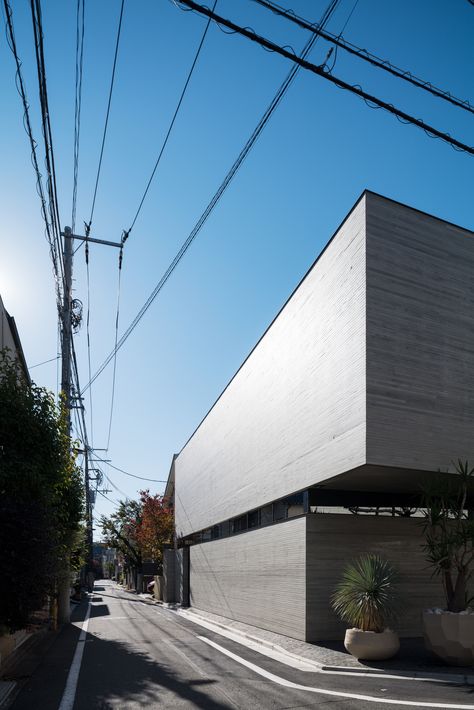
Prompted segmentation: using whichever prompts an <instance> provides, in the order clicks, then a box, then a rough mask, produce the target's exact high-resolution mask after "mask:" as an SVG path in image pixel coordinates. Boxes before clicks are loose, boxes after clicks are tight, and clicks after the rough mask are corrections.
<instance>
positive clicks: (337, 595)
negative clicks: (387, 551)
mask: <svg viewBox="0 0 474 710" xmlns="http://www.w3.org/2000/svg"><path fill="white" fill-rule="evenodd" d="M397 579H398V575H397V572H396V571H395V569H394V568H393V567H392V565H391V564H390V563H389V562H388V561H387V560H384V559H382V558H381V557H379V556H378V555H365V556H363V557H360V558H359V559H358V560H356V561H355V562H353V563H351V564H350V565H348V566H347V567H346V569H345V570H344V574H343V576H342V580H341V582H340V583H339V584H338V586H337V587H336V590H335V592H334V594H333V596H332V606H333V609H334V611H335V612H336V614H337V615H338V616H339V617H340V618H341V619H342V620H343V621H345V622H346V623H348V624H350V625H351V626H353V627H356V628H358V629H361V630H362V631H376V632H381V631H383V630H384V629H385V628H386V626H387V625H388V623H389V622H391V621H394V620H395V619H396V616H397V606H398V595H397V590H396V582H397Z"/></svg>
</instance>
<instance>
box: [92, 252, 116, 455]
mask: <svg viewBox="0 0 474 710" xmlns="http://www.w3.org/2000/svg"><path fill="white" fill-rule="evenodd" d="M121 282H122V249H120V256H119V270H118V288H117V310H116V313H115V344H114V367H113V372H112V397H111V401H110V415H109V431H108V434H107V446H106V447H105V450H106V451H108V450H109V446H110V435H111V432H112V419H113V415H114V404H115V383H116V379H117V342H118V327H119V317H120V292H121ZM90 377H91V373H90V370H89V379H90ZM91 390H92V387H91V388H90V389H89V392H90V391H91Z"/></svg>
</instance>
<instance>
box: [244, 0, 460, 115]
mask: <svg viewBox="0 0 474 710" xmlns="http://www.w3.org/2000/svg"><path fill="white" fill-rule="evenodd" d="M253 2H255V3H257V4H258V5H261V6H262V7H265V8H267V10H271V11H272V12H274V13H275V14H276V15H279V16H281V17H284V18H285V19H287V20H289V21H290V22H293V23H295V24H296V25H298V26H299V27H302V28H304V29H306V30H309V31H310V32H315V33H316V34H318V35H319V36H320V37H322V38H323V39H325V40H326V41H328V42H331V43H332V44H334V45H336V46H337V47H340V48H341V49H343V50H344V51H346V52H349V53H350V54H352V55H354V56H356V57H358V58H359V59H362V60H363V61H364V62H369V63H370V64H372V65H373V66H376V67H378V68H379V69H383V70H384V71H386V72H389V73H390V74H393V76H396V77H397V78H399V79H403V81H407V82H409V83H410V84H413V85H414V86H416V87H418V88H419V89H423V90H424V91H427V92H429V93H430V94H433V96H436V97H438V98H440V99H443V100H444V101H448V102H449V103H451V104H453V105H454V106H457V107H458V108H461V109H464V110H465V111H469V112H470V113H473V114H474V106H472V105H471V103H470V102H469V101H467V100H464V99H458V98H456V97H455V96H453V95H452V94H451V93H450V92H449V91H446V90H443V89H439V88H437V87H436V86H434V85H433V84H432V83H431V82H429V81H426V80H424V79H420V78H418V77H416V76H415V75H414V74H412V73H411V72H410V71H407V70H406V69H400V68H399V67H396V66H395V65H394V64H392V63H391V62H389V61H388V60H386V59H380V58H379V57H377V56H376V55H375V54H372V53H370V52H369V51H368V50H367V49H362V48H360V47H357V46H356V45H355V44H351V43H350V42H348V41H347V40H345V39H344V38H343V37H342V36H341V35H334V34H331V33H330V32H328V31H327V30H321V29H320V28H319V26H318V25H315V24H314V23H311V22H309V21H308V20H305V19H304V18H302V17H300V16H299V15H296V14H295V13H294V12H293V10H285V9H283V8H282V7H280V5H277V3H275V2H273V1H272V0H253Z"/></svg>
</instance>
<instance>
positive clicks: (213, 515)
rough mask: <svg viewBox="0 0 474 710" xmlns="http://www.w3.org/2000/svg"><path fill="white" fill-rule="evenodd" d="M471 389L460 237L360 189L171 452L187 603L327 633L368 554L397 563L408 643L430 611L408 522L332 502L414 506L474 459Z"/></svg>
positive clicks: (470, 258) (470, 255)
mask: <svg viewBox="0 0 474 710" xmlns="http://www.w3.org/2000/svg"><path fill="white" fill-rule="evenodd" d="M473 395H474V240H473V233H472V232H470V231H468V230H465V229H462V228H460V227H457V226H455V225H453V224H450V223H447V222H445V221H443V220H441V219H437V218H436V217H433V216H430V215H428V214H425V213H422V212H419V211H417V210H415V209H412V208H410V207H407V206H405V205H401V204H399V203H397V202H394V201H392V200H389V199H386V198H384V197H381V196H379V195H376V194H374V193H372V192H369V191H365V192H364V193H363V194H362V196H361V197H360V199H359V200H358V201H357V203H356V204H355V206H354V207H353V208H352V210H351V212H350V213H349V214H348V215H347V217H346V218H345V219H344V221H343V223H342V224H341V226H340V227H339V229H338V230H337V231H336V233H335V234H334V236H333V237H332V239H331V240H330V241H329V243H328V244H327V246H326V247H325V249H324V250H323V252H322V253H321V254H320V256H319V257H318V259H317V260H316V262H315V263H314V264H313V266H312V267H311V268H310V270H309V271H308V273H307V274H306V276H305V277H304V278H303V280H302V281H301V283H300V284H299V286H298V287H297V288H296V290H295V291H294V292H293V294H292V295H291V297H290V298H289V299H288V301H287V302H286V304H285V305H284V306H283V308H282V309H281V311H280V312H279V314H278V315H277V317H276V318H275V319H274V321H273V322H272V323H271V325H270V326H269V328H268V329H267V330H266V332H265V333H264V335H263V336H262V338H261V339H260V341H259V342H258V343H257V345H256V346H255V348H254V349H253V350H252V352H251V353H250V355H249V356H248V357H247V359H246V360H245V362H244V363H243V364H242V366H241V367H240V369H239V370H238V372H237V373H236V374H235V376H234V377H233V378H232V380H231V381H230V383H229V384H228V385H227V387H226V388H225V390H224V391H223V392H222V394H221V395H220V397H219V398H218V400H217V401H216V403H215V404H214V405H213V407H212V408H211V410H210V411H209V412H208V414H207V415H206V417H205V418H204V420H203V421H202V422H201V423H200V425H199V426H198V428H197V429H196V431H195V432H194V434H193V435H192V436H191V438H190V439H189V441H188V442H187V443H186V445H185V446H184V448H183V449H182V451H181V452H180V453H179V455H177V456H176V457H175V458H174V459H173V464H172V468H171V472H170V479H169V481H168V486H167V492H168V494H170V493H172V494H173V495H174V506H175V516H176V534H177V539H178V542H179V545H181V546H183V548H184V549H189V589H190V603H191V604H192V605H194V606H196V607H198V608H201V609H205V610H208V611H212V612H215V613H218V614H222V615H224V616H227V617H230V618H233V619H237V620H241V621H244V622H247V623H250V624H254V625H256V626H260V627H263V628H267V629H270V630H275V631H279V632H280V633H285V634H287V635H289V636H292V637H295V638H299V639H305V640H308V641H311V640H316V639H324V638H326V639H330V638H339V637H341V636H342V633H343V626H342V624H340V623H339V622H338V620H337V619H336V617H335V616H334V614H333V613H332V611H331V608H330V595H331V593H332V591H333V588H334V585H335V583H336V581H337V580H338V579H339V577H340V574H341V571H342V569H343V568H344V566H345V564H346V563H347V562H348V561H349V560H351V559H353V558H354V557H355V556H357V555H358V554H360V553H362V552H367V551H369V550H371V551H375V552H378V553H381V554H382V555H384V556H385V557H388V558H389V559H391V560H392V561H393V562H394V563H395V565H396V566H397V567H398V568H399V570H400V574H401V580H402V584H401V586H402V594H403V596H404V599H405V605H404V609H405V611H404V615H403V618H402V619H401V622H400V629H399V630H400V632H401V634H402V635H409V636H410V635H412V636H413V635H418V634H419V633H420V629H421V625H420V612H421V609H422V608H423V607H424V606H432V605H435V604H440V603H441V602H442V590H441V586H440V583H439V581H438V580H436V579H432V578H431V574H430V571H429V570H428V569H427V565H426V562H425V561H424V558H423V554H422V550H421V530H420V525H419V520H417V519H416V518H410V517H401V516H395V517H386V516H381V515H378V516H375V515H363V516H362V515H353V514H351V513H349V509H352V510H354V509H356V508H358V507H360V506H365V507H369V508H370V507H372V508H373V507H380V506H383V507H386V508H394V507H397V508H400V507H405V508H408V507H413V508H414V507H416V506H419V505H420V501H421V486H422V484H423V482H424V481H426V480H427V479H430V478H432V477H433V476H439V475H448V474H446V473H444V474H441V473H439V471H442V472H446V471H448V470H449V469H450V466H451V462H452V460H453V459H456V458H462V459H469V460H471V461H474V437H473V436H472V432H473V428H474V396H473ZM322 510H324V511H328V510H334V511H336V512H334V513H328V512H325V513H321V511H322ZM342 512H344V513H346V514H341V513H342ZM181 554H184V553H181Z"/></svg>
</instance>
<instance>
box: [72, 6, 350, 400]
mask: <svg viewBox="0 0 474 710" xmlns="http://www.w3.org/2000/svg"><path fill="white" fill-rule="evenodd" d="M337 4H338V0H332V2H330V4H329V6H328V8H327V10H326V12H325V13H324V15H323V18H322V20H321V23H320V25H321V26H324V25H325V24H326V23H327V22H328V20H329V19H330V17H331V15H332V13H333V12H334V10H335V8H336V6H337ZM316 41H317V35H314V34H313V35H312V36H311V37H310V38H309V40H308V41H307V42H306V44H305V46H304V48H303V51H302V52H301V54H300V57H302V58H304V57H307V56H308V54H309V52H310V51H311V49H312V48H313V46H314V44H315V42H316ZM299 69H300V67H299V65H298V64H294V65H293V66H292V68H291V69H290V71H289V72H288V74H287V76H286V77H285V79H284V81H283V82H282V84H281V85H280V86H279V88H278V90H277V92H276V94H275V95H274V97H273V99H272V101H271V102H270V104H269V105H268V107H267V109H266V110H265V112H264V114H263V116H262V117H261V119H260V121H259V122H258V124H257V126H256V127H255V129H254V130H253V132H252V133H251V135H250V137H249V139H248V140H247V142H246V143H245V145H244V147H243V148H242V150H241V151H240V153H239V155H238V156H237V159H236V160H235V161H234V163H233V165H232V167H231V168H230V170H229V171H228V172H227V175H226V176H225V178H224V180H223V181H222V183H221V184H220V186H219V188H218V189H217V191H216V192H215V193H214V196H213V197H212V199H211V201H210V202H209V204H208V205H207V207H206V208H205V210H204V212H203V213H202V214H201V216H200V218H199V219H198V221H197V222H196V224H195V225H194V227H193V229H192V230H191V232H190V234H189V236H188V237H187V239H186V241H185V242H184V243H183V244H182V246H181V248H180V250H179V251H178V253H177V254H176V256H175V257H174V259H173V261H172V262H171V264H170V265H169V266H168V268H167V269H166V271H165V273H164V274H163V276H162V277H161V279H160V280H159V281H158V283H157V285H156V286H155V288H154V289H153V291H152V293H151V294H150V296H149V297H148V299H147V300H146V301H145V303H144V305H143V306H142V308H141V309H140V310H139V312H138V313H137V315H136V316H135V318H134V319H133V321H132V322H131V324H130V325H129V326H128V328H127V330H126V331H125V332H124V333H123V335H122V336H121V338H120V340H119V341H118V343H117V345H116V346H115V348H114V350H112V352H111V353H110V354H109V355H108V356H107V358H106V359H105V360H104V362H103V363H102V365H101V366H100V367H99V369H98V370H97V371H96V373H95V374H94V376H93V377H92V378H91V379H90V380H89V382H88V383H87V384H86V386H85V387H84V389H83V390H82V393H84V392H85V391H86V390H87V389H88V388H89V387H90V386H91V385H92V383H93V382H95V380H96V379H97V378H98V377H99V376H100V375H101V373H102V372H103V371H104V370H105V368H106V367H107V365H108V364H109V363H110V362H111V361H112V359H113V358H114V357H115V355H116V353H117V351H118V350H119V349H120V348H121V347H122V345H123V344H124V343H125V342H126V340H127V338H128V337H129V336H130V334H131V333H132V332H133V330H134V329H135V328H136V326H137V325H138V323H139V322H140V321H141V319H142V318H143V316H144V315H145V313H146V312H147V310H148V309H149V308H150V306H151V304H152V303H153V301H154V300H155V298H156V297H157V295H158V294H159V292H160V291H161V289H162V288H163V286H164V285H165V284H166V282H167V281H168V279H169V278H170V276H171V274H172V273H173V271H174V270H175V268H176V267H177V265H178V264H179V262H180V261H181V259H182V258H183V256H184V255H185V254H186V252H187V250H188V249H189V247H190V246H191V244H192V242H193V241H194V239H195V238H196V237H197V235H198V234H199V232H200V231H201V229H202V227H203V226H204V224H205V223H206V221H207V219H208V217H209V216H210V214H211V212H212V211H213V209H214V208H215V206H216V205H217V203H218V202H219V200H220V198H221V197H222V195H223V194H224V192H225V191H226V189H227V188H228V186H229V185H230V183H231V181H232V178H233V177H234V176H235V174H236V173H237V171H238V169H239V168H240V166H241V165H242V163H243V162H244V160H245V158H246V157H247V155H248V154H249V152H250V150H251V149H252V147H253V145H254V144H255V141H256V140H257V138H258V137H259V136H260V134H261V133H262V131H263V129H264V128H265V126H266V125H267V123H268V121H269V120H270V117H271V116H272V114H273V112H274V111H275V109H276V108H277V106H278V105H279V104H280V102H281V100H282V99H283V97H284V95H285V94H286V92H287V91H288V89H289V87H290V85H291V84H292V82H293V80H294V78H295V76H296V74H297V73H298V71H299Z"/></svg>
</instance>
